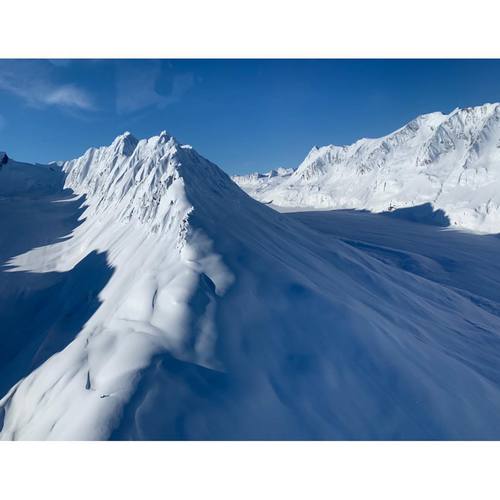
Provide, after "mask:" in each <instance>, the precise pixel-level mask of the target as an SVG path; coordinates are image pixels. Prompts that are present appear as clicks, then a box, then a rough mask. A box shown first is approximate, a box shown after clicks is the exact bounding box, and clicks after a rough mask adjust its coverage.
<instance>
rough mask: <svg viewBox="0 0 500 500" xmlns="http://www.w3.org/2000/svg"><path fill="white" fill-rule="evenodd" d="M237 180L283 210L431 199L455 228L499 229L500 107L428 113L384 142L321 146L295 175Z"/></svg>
mask: <svg viewBox="0 0 500 500" xmlns="http://www.w3.org/2000/svg"><path fill="white" fill-rule="evenodd" d="M257 175H258V174H251V175H248V176H235V177H233V180H234V181H235V182H236V183H237V184H239V185H240V187H242V188H243V189H244V190H245V191H246V192H247V193H248V194H250V195H251V196H253V197H254V198H256V199H257V200H260V201H262V202H264V203H273V204H274V205H277V206H280V207H301V208H310V209H311V208H315V209H333V208H335V209H338V208H342V209H367V210H370V211H373V212H386V211H392V210H397V209H401V208H408V207H414V206H419V205H425V204H430V205H431V206H432V208H433V209H434V210H442V211H443V212H444V213H445V214H446V216H447V218H448V219H449V223H450V224H451V225H452V226H457V227H462V228H466V229H472V230H475V231H481V232H485V233H498V232H500V104H485V105H483V106H479V107H476V108H466V109H456V110H454V111H453V112H451V113H450V114H448V115H445V114H442V113H430V114H427V115H422V116H419V117H418V118H416V119H415V120H413V121H411V122H410V123H408V124H407V125H405V126H404V127H402V128H400V129H399V130H396V131H395V132H393V133H391V134H389V135H387V136H385V137H382V138H380V139H360V140H359V141H357V142H355V143H354V144H352V145H349V146H333V145H330V146H324V147H321V148H318V147H314V148H313V149H312V150H311V151H310V153H309V154H308V155H307V157H306V158H305V159H304V161H303V162H302V163H301V164H300V165H299V166H298V168H297V169H296V170H295V171H294V172H293V173H292V174H287V175H281V176H277V177H273V178H269V179H267V178H265V177H257Z"/></svg>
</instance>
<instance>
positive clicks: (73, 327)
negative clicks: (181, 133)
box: [0, 106, 500, 440]
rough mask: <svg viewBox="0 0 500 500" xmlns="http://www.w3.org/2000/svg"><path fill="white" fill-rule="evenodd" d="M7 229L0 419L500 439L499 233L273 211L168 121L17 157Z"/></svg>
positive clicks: (53, 434) (252, 434) (134, 429)
mask: <svg viewBox="0 0 500 500" xmlns="http://www.w3.org/2000/svg"><path fill="white" fill-rule="evenodd" d="M493 109H497V108H493V107H488V106H487V107H485V108H484V121H487V120H488V119H489V118H487V116H488V117H490V118H491V116H496V115H493V114H492V113H493V111H492V110H493ZM464 113H465V112H464ZM495 113H496V111H495ZM463 116H464V117H465V115H463ZM474 116H475V115H474ZM446 120H447V119H446ZM446 120H445V119H444V118H443V117H441V116H438V115H436V116H434V115H433V117H432V118H426V119H425V120H424V121H425V123H426V124H425V125H424V124H421V125H419V126H418V129H417V131H415V130H414V131H412V129H408V130H407V132H406V133H405V134H403V135H404V136H406V134H408V135H412V134H417V135H418V134H421V133H422V134H424V132H419V130H421V128H422V130H425V133H428V131H429V129H430V127H431V126H433V127H434V126H435V127H438V125H437V122H440V123H441V121H442V123H444V122H445V121H446ZM464 120H465V118H464ZM471 120H472V118H471ZM474 120H475V118H474ZM474 120H473V121H474ZM412 127H413V128H416V125H415V126H412ZM495 130H496V129H495ZM419 137H420V136H419ZM467 137H469V136H467ZM405 140H406V139H405ZM386 141H387V142H388V143H389V144H393V142H392V141H389V140H388V139H386ZM401 141H403V142H404V140H403V139H401ZM464 141H465V139H464ZM410 142H411V140H410ZM417 142H419V141H417V140H416V139H415V140H414V141H413V142H411V144H412V145H413V146H414V147H415V150H416V149H418V146H417ZM396 143H398V140H396V139H394V144H396ZM488 144H490V143H488ZM413 146H412V147H413ZM490 146H491V144H490ZM490 146H488V147H489V148H490V149H489V150H488V151H489V154H490V157H493V156H494V154H496V150H495V151H493V149H492V147H490ZM360 147H361V145H360ZM365 147H366V148H368V149H370V151H372V153H373V155H372V156H370V155H368V152H367V155H368V156H370V157H371V158H374V157H375V156H377V154H376V153H375V149H376V148H375V147H373V145H370V146H368V145H366V146H365ZM391 147H392V146H391ZM408 147H409V146H408ZM394 148H396V146H394ZM450 148H451V146H450ZM396 149H397V148H396ZM461 152H462V153H463V154H465V153H464V151H463V150H462V149H461ZM332 154H333V155H335V154H336V153H333V152H332ZM339 154H340V153H339ZM381 154H382V153H381ZM453 154H454V155H455V153H453ZM456 154H458V153H456ZM471 154H472V153H471ZM484 154H486V153H485V152H483V150H482V149H481V148H479V152H478V156H479V157H481V158H483V155H484ZM392 155H393V156H392V157H394V158H395V157H396V156H397V157H398V158H399V159H400V163H399V164H398V165H399V166H400V168H403V167H404V165H405V164H404V161H405V160H404V158H403V156H404V155H403V152H402V151H399V152H398V153H397V152H396V151H395V150H394V152H393V153H392ZM398 155H400V156H398ZM313 156H314V158H315V159H314V160H313V161H312V162H311V164H316V165H319V164H322V165H323V163H322V161H323V160H320V158H322V153H321V154H320V153H319V152H318V154H317V155H316V154H315V155H313ZM438 156H439V155H438ZM444 156H446V155H444ZM329 157H330V158H331V157H332V156H331V155H330V156H329ZM382 157H384V155H383V154H382ZM436 158H437V157H435V158H434V159H433V160H432V161H434V160H435V161H440V160H437V159H436ZM316 160H317V161H316ZM353 161H354V160H353ZM315 162H316V163H315ZM380 162H382V163H381V164H382V165H383V164H385V163H384V162H383V161H382V160H381V159H380ZM443 162H444V160H443ZM328 165H329V164H328ZM425 165H426V167H425V169H427V170H428V169H429V168H430V167H429V164H425ZM443 165H444V163H443ZM446 165H449V163H446ZM324 167H325V168H324V171H325V172H326V171H327V170H328V168H327V165H326V164H324ZM486 167H488V169H489V170H488V169H487V170H488V172H490V173H489V174H488V175H490V174H491V172H492V169H490V166H489V164H486V163H484V168H485V169H486ZM338 168H339V169H340V168H341V167H340V166H339V167H338ZM381 168H385V167H381ZM387 168H388V169H389V167H387ZM423 168H424V167H423ZM474 168H475V167H474ZM474 168H473V170H474ZM304 170H306V169H302V171H304ZM344 170H345V169H344ZM436 170H438V169H437V167H436ZM300 171H301V169H300V168H299V169H298V170H297V171H295V172H293V173H290V172H286V171H281V172H277V173H276V175H270V176H269V177H270V178H274V179H277V178H278V179H283V182H284V183H288V182H289V181H290V179H292V178H295V177H296V175H297V174H298V173H300ZM477 171H478V172H479V173H478V179H484V175H486V174H483V173H481V172H483V171H482V170H480V169H479V167H478V170H477ZM370 172H371V173H370ZM370 172H368V173H367V176H371V177H372V178H374V177H375V176H376V174H375V173H373V171H370ZM311 175H312V173H311ZM321 175H326V174H324V173H322V174H321ZM392 175H394V176H395V175H396V174H395V173H393V174H392ZM418 175H419V174H418ZM418 175H417V174H415V178H414V179H413V180H412V182H409V183H408V189H410V186H412V185H413V182H416V179H420V177H419V176H418ZM491 175H493V174H491ZM367 178H368V177H367ZM422 178H424V176H422ZM463 178H464V179H467V183H466V184H465V185H464V189H466V190H467V192H468V193H469V194H470V193H472V186H473V185H476V186H477V185H478V184H477V183H479V182H483V181H482V180H478V181H473V176H472V173H470V174H467V175H465V176H464V177H463ZM27 179H30V181H29V182H28V180H27ZM304 182H305V179H304ZM366 182H367V184H366V185H368V181H366ZM419 182H420V181H419ZM422 182H423V181H422ZM429 182H430V181H429ZM63 183H64V184H63ZM474 183H476V184H474ZM276 189H277V190H278V189H281V187H279V186H278V185H277V186H276ZM478 189H479V191H480V190H481V189H482V188H478ZM445 191H446V190H445ZM282 192H283V193H287V192H288V191H287V190H285V189H284V190H283V191H282ZM291 192H292V191H290V193H291ZM394 192H395V191H393V193H394ZM474 192H476V191H474ZM283 196H285V194H283ZM286 196H288V195H286ZM290 196H291V195H290ZM304 196H305V195H304ZM318 196H320V195H318ZM387 196H388V197H387V198H386V202H389V201H390V200H392V202H393V203H395V204H397V203H398V199H397V198H395V195H394V194H393V195H392V197H390V196H389V195H387ZM443 196H444V195H443ZM304 199H305V198H304ZM308 199H309V198H308ZM318 199H320V198H318ZM268 201H273V203H275V202H277V201H279V200H277V199H274V198H273V199H272V200H268ZM417 201H418V203H417V204H420V203H422V202H424V201H426V200H425V199H424V198H419V199H418V200H417ZM427 201H428V200H427ZM290 203H292V198H290ZM294 203H295V202H294ZM435 212H436V211H435V210H434V209H432V208H431V210H430V216H431V219H432V220H431V222H433V223H436V220H435ZM490 213H495V210H494V209H491V210H490ZM446 216H448V217H451V216H452V214H450V213H449V212H448V211H446ZM464 220H465V219H464ZM467 220H472V219H467ZM478 220H479V219H478ZM485 220H486V219H485ZM485 224H486V223H485ZM488 224H490V222H488ZM483 226H484V225H483ZM484 227H486V226H484ZM488 227H489V226H488ZM0 238H1V239H0V262H1V263H2V268H1V270H0V298H1V301H0V325H1V329H2V330H1V335H0V398H1V399H0V437H1V438H2V439H6V440H13V439H37V440H41V439H54V440H55V439H59V440H61V439H63V440H64V439H77V440H95V439H500V420H499V419H498V415H499V414H500V334H499V332H500V304H499V300H500V292H499V290H500V287H499V284H500V283H499V282H500V265H499V264H498V259H497V258H496V256H497V255H498V254H499V250H500V239H498V238H497V237H496V236H485V235H478V234H471V233H467V232H464V231H457V230H451V229H448V228H443V227H441V226H438V225H424V224H418V223H415V222H411V221H408V220H407V218H405V217H399V216H398V214H395V215H393V214H391V215H377V214H371V213H368V212H363V211H359V212H356V211H334V212H326V211H325V212H304V213H279V212H277V211H275V210H273V209H272V208H270V207H268V206H265V205H263V204H261V203H259V202H258V201H255V200H254V199H252V198H251V197H250V196H248V195H247V194H246V193H245V192H244V191H242V190H241V189H240V188H239V187H238V186H237V185H236V184H235V183H234V182H233V181H232V180H231V179H230V178H229V177H228V176H227V175H226V174H225V173H224V172H222V171H221V170H220V169H219V168H218V167H217V166H216V165H214V164H213V163H211V162H209V161H208V160H206V159H205V158H203V157H201V156H200V155H199V154H197V153H196V151H195V150H194V149H192V148H191V147H190V146H186V145H182V144H179V143H178V142H177V141H176V140H175V139H174V138H173V137H171V136H169V135H168V134H166V133H162V134H160V135H159V136H156V137H152V138H149V139H144V140H137V139H135V138H134V137H133V136H132V135H131V134H128V133H126V134H123V135H122V136H119V137H117V138H116V140H115V141H114V142H113V143H112V144H111V145H110V146H107V147H101V148H92V149H89V150H88V151H87V152H86V153H85V154H84V155H83V156H82V157H80V158H77V159H75V160H72V161H69V162H65V163H62V164H61V165H56V164H52V165H49V166H34V165H26V164H22V163H17V162H15V161H13V160H9V161H8V162H7V164H5V165H3V166H2V169H1V170H0Z"/></svg>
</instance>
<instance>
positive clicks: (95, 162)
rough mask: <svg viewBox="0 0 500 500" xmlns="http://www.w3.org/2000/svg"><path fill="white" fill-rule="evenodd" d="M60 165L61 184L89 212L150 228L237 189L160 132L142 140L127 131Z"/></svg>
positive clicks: (156, 228)
mask: <svg viewBox="0 0 500 500" xmlns="http://www.w3.org/2000/svg"><path fill="white" fill-rule="evenodd" d="M63 170H64V171H65V172H66V174H67V177H66V187H69V188H71V189H73V190H74V191H75V192H76V193H79V194H85V195H86V197H87V200H88V201H87V203H88V205H89V210H90V211H92V212H97V213H108V212H109V210H110V209H112V210H113V211H114V213H115V216H116V217H118V218H119V219H120V220H122V221H129V220H132V219H133V220H136V221H139V222H141V223H146V224H148V225H149V227H150V229H151V230H152V231H153V232H157V231H160V230H162V229H164V228H165V227H166V226H168V224H169V221H171V217H172V216H173V215H174V213H176V214H177V216H178V217H181V218H182V216H180V212H184V215H186V214H187V212H189V210H190V209H191V208H192V207H193V206H194V205H198V206H199V207H200V209H203V208H205V207H206V206H207V205H208V204H210V203H212V202H213V198H214V197H216V196H219V197H220V196H221V193H223V192H230V193H234V192H235V191H237V188H236V186H234V184H233V183H232V182H231V180H230V179H229V177H228V176H227V175H226V174H225V173H224V172H223V171H222V170H220V169H219V168H218V167H217V166H216V165H214V164H213V163H211V162H209V161H208V160H206V159H205V158H203V157H202V156H200V155H199V154H198V153H197V152H196V151H195V150H194V149H193V148H191V146H187V145H182V144H180V143H179V142H178V141H177V140H176V139H175V138H174V137H172V136H170V135H169V134H168V133H167V132H165V131H163V132H161V133H160V134H159V135H157V136H153V137H150V138H148V139H142V140H138V139H136V138H135V137H134V136H133V135H132V134H130V133H129V132H126V133H124V134H122V135H120V136H118V137H117V138H116V139H115V140H114V141H113V142H112V143H111V145H109V146H106V147H100V148H90V149H89V150H87V151H86V152H85V154H84V155H83V156H81V157H80V158H77V159H75V160H71V161H68V162H66V163H64V164H63ZM240 194H242V193H240Z"/></svg>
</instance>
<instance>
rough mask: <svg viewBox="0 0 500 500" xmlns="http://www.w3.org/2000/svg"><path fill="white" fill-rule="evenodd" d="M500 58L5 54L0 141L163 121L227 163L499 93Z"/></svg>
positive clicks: (15, 144)
mask: <svg viewBox="0 0 500 500" xmlns="http://www.w3.org/2000/svg"><path fill="white" fill-rule="evenodd" d="M499 82H500V60H162V61H157V60H132V61H130V60H0V150H6V151H7V152H8V153H9V154H10V155H11V156H12V157H13V158H15V159H18V160H24V161H31V162H35V161H38V162H47V161H50V160H58V159H69V158H73V157H75V156H78V155H80V154H82V153H83V152H84V151H85V150H86V149H87V148H88V147H90V146H100V145H105V144H109V143H110V142H111V141H112V140H113V138H114V137H116V136H117V135H118V134H121V133H123V132H124V131H126V130H129V131H131V132H132V133H133V134H134V135H135V136H136V137H138V138H142V137H148V136H151V135H155V134H158V133H159V132H161V131H162V130H167V131H168V132H169V133H171V134H172V135H174V136H176V137H177V138H178V139H179V140H180V141H181V142H184V143H188V144H191V145H193V147H194V148H195V149H197V150H198V151H199V152H200V153H201V154H203V155H204V156H206V157H207V158H208V159H210V160H211V161H213V162H215V163H217V164H218V165H219V166H221V167H222V168H223V169H224V170H226V171H227V172H229V173H230V174H233V173H246V172H251V171H256V170H258V171H265V170H269V169H271V168H276V167H279V166H286V167H295V166H297V165H298V164H299V163H300V161H301V160H302V159H303V158H304V156H305V155H306V154H307V152H308V151H309V150H310V149H311V147H312V146H314V145H324V144H332V143H333V144H349V143H351V142H353V141H355V140H356V139H359V138H361V137H378V136H381V135H385V134H387V133H389V132H391V131H393V130H394V129H396V128H398V127H400V126H402V125H403V124H404V123H406V122H408V121H409V120H411V119H412V118H414V117H415V116H417V115H419V114H422V113H427V112H432V111H443V112H449V111H451V110H453V109H454V108H455V107H465V106H475V105H480V104H483V103H485V102H497V101H500V83H499Z"/></svg>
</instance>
